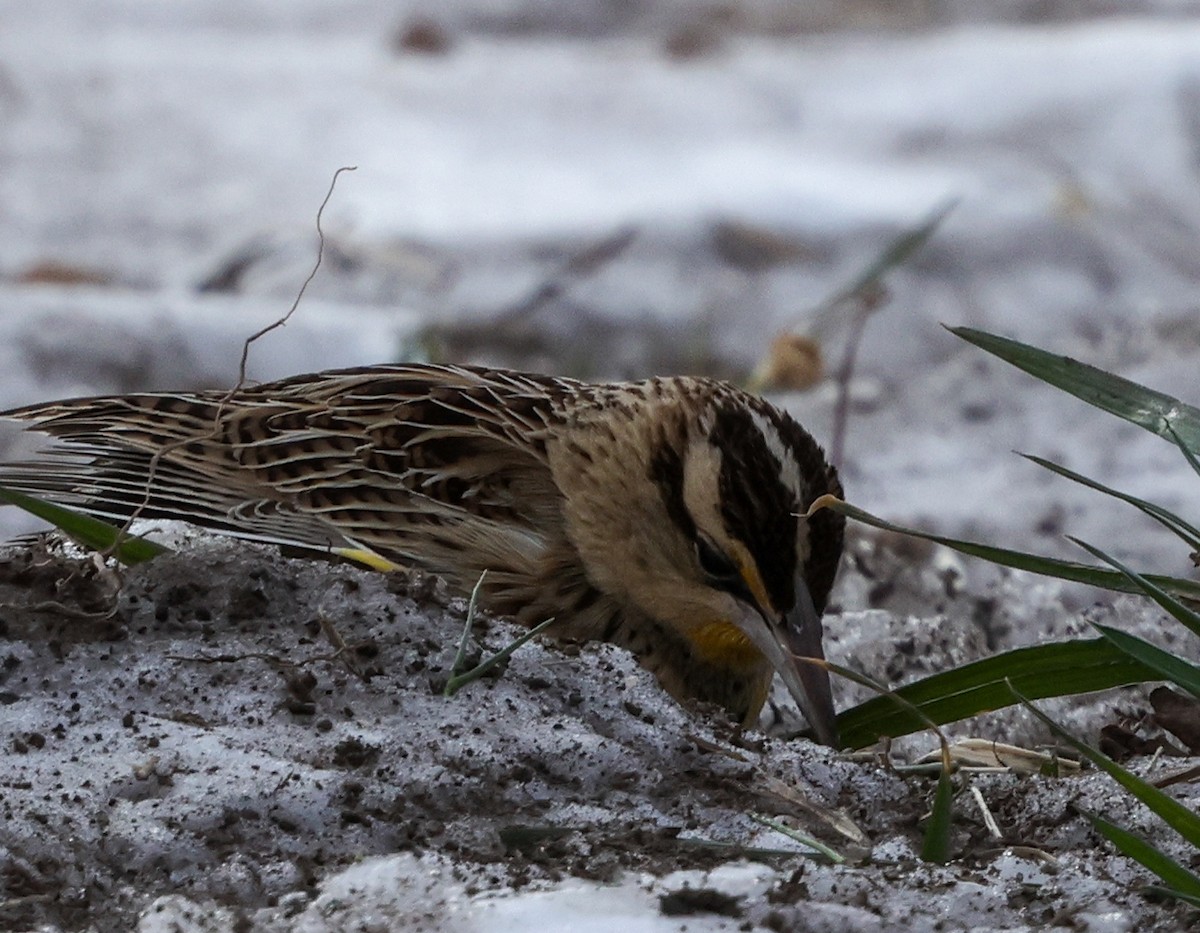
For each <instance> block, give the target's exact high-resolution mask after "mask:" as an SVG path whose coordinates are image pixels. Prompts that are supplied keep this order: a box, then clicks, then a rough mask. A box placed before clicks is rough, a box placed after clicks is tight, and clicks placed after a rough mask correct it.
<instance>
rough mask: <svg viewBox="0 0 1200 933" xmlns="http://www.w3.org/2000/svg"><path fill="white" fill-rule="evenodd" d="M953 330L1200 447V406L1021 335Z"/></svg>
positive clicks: (1019, 364)
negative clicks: (1023, 339)
mask: <svg viewBox="0 0 1200 933" xmlns="http://www.w3.org/2000/svg"><path fill="white" fill-rule="evenodd" d="M947 330H949V331H950V333H952V334H954V335H955V336H957V337H961V338H962V339H963V340H966V341H967V342H968V343H973V344H974V345H975V346H977V347H979V348H980V349H981V350H986V351H987V352H988V353H991V354H992V355H993V356H997V357H999V358H1000V359H1002V360H1004V361H1005V362H1007V363H1011V364H1012V365H1013V366H1016V367H1017V368H1018V369H1022V370H1024V371H1025V372H1027V373H1029V374H1030V375H1031V376H1034V377H1036V378H1038V379H1041V380H1042V381H1043V382H1047V383H1049V384H1050V385H1052V386H1055V387H1057V388H1059V389H1062V390H1063V391H1064V392H1069V393H1070V394H1071V395H1074V396H1075V397H1076V398H1079V399H1082V400H1083V401H1085V402H1087V403H1088V404H1089V405H1093V406H1095V407H1096V408H1099V409H1101V410H1102V411H1107V412H1109V413H1111V414H1114V415H1116V416H1117V417H1118V418H1124V419H1125V420H1126V421H1129V422H1131V423H1132V424H1136V425H1137V426H1138V427H1141V428H1145V429H1146V430H1147V431H1149V432H1151V433H1152V434H1157V435H1158V436H1159V437H1163V438H1166V439H1167V440H1170V441H1174V437H1173V436H1172V435H1177V436H1178V437H1179V438H1180V439H1181V440H1182V442H1183V445H1186V447H1187V448H1188V449H1190V450H1192V451H1200V408H1194V407H1192V406H1191V405H1188V404H1186V403H1185V402H1181V401H1180V400H1179V399H1177V398H1174V397H1173V396H1170V395H1167V394H1166V393H1164V392H1157V391H1155V390H1154V389H1149V388H1146V386H1143V385H1139V384H1138V383H1136V382H1132V381H1130V380H1129V379H1123V378H1121V377H1120V376H1114V375H1113V374H1112V373H1108V372H1105V371H1104V370H1102V369H1097V368H1096V367H1095V366H1089V365H1087V364H1086V363H1080V362H1079V361H1078V360H1073V359H1071V358H1070V357H1066V356H1059V355H1058V354H1055V353H1048V352H1047V351H1045V350H1039V349H1038V348H1037V347H1031V346H1029V345H1028V344H1024V343H1021V342H1020V341H1017V340H1009V339H1007V338H1005V337H997V336H996V335H995V334H989V333H986V332H984V331H981V330H974V329H973V328H970V327H949V328H947Z"/></svg>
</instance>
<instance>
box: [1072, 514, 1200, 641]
mask: <svg viewBox="0 0 1200 933" xmlns="http://www.w3.org/2000/svg"><path fill="white" fill-rule="evenodd" d="M1068 538H1069V540H1071V541H1074V542H1075V543H1076V544H1078V545H1079V546H1080V547H1081V548H1083V549H1084V550H1085V551H1087V552H1088V553H1089V554H1091V555H1092V556H1093V557H1098V558H1099V559H1100V560H1102V561H1104V562H1105V563H1108V564H1112V566H1114V567H1116V568H1117V570H1118V571H1120V572H1121V573H1123V574H1124V575H1125V576H1126V578H1128V579H1129V581H1130V582H1131V583H1133V585H1134V586H1136V587H1137V588H1138V589H1139V590H1140V591H1141V592H1143V593H1145V594H1146V595H1147V596H1149V597H1150V598H1151V599H1152V600H1154V601H1155V602H1156V603H1158V604H1159V605H1160V606H1162V608H1163V609H1165V610H1166V611H1167V612H1169V613H1170V614H1171V615H1172V616H1174V617H1175V618H1176V619H1177V620H1178V621H1179V622H1182V623H1183V624H1184V625H1186V626H1187V627H1188V628H1189V629H1191V630H1192V631H1193V632H1194V633H1195V634H1197V635H1200V613H1198V612H1193V611H1192V610H1191V609H1189V608H1188V607H1187V606H1185V605H1184V604H1183V603H1181V602H1180V601H1179V600H1177V599H1175V598H1174V597H1173V596H1171V594H1170V593H1167V592H1166V591H1164V590H1163V589H1162V588H1161V587H1159V586H1156V585H1155V584H1154V583H1152V582H1151V581H1150V579H1149V578H1148V577H1143V576H1142V575H1141V574H1139V573H1137V572H1136V571H1134V570H1131V569H1129V568H1128V567H1126V566H1125V565H1124V564H1122V563H1121V562H1120V561H1119V560H1117V559H1116V558H1115V557H1110V556H1109V555H1108V554H1106V553H1104V551H1102V550H1100V549H1099V548H1098V547H1093V546H1092V545H1090V544H1088V543H1087V542H1086V541H1081V540H1080V539H1079V538H1071V537H1070V536H1069V535H1068Z"/></svg>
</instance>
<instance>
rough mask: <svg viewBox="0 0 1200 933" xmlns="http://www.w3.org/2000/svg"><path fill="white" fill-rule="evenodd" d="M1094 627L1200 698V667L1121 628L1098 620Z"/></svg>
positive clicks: (1131, 654)
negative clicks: (1112, 626)
mask: <svg viewBox="0 0 1200 933" xmlns="http://www.w3.org/2000/svg"><path fill="white" fill-rule="evenodd" d="M1092 627H1093V628H1094V629H1096V631H1098V632H1099V633H1100V634H1101V635H1103V636H1104V637H1105V638H1107V639H1108V640H1109V641H1111V642H1112V643H1113V644H1114V645H1116V646H1117V647H1118V648H1119V649H1121V650H1122V651H1124V652H1125V653H1126V654H1127V655H1129V656H1130V657H1131V658H1135V659H1136V660H1138V661H1140V662H1142V663H1143V664H1145V665H1146V666H1147V667H1152V668H1154V669H1155V670H1156V671H1158V672H1159V674H1161V675H1162V679H1163V680H1169V681H1170V682H1171V683H1173V684H1175V685H1176V686H1177V687H1182V688H1183V689H1184V690H1186V691H1188V693H1190V694H1191V695H1192V696H1194V697H1196V699H1200V667H1197V666H1196V665H1195V664H1192V663H1191V662H1190V661H1185V660H1184V659H1183V658H1181V657H1178V656H1176V655H1173V654H1171V652H1169V651H1163V649H1162V648H1159V647H1158V646H1157V645H1152V644H1150V642H1148V641H1145V640H1144V639H1141V638H1138V637H1137V636H1136V635H1130V634H1129V633H1128V632H1122V631H1121V630H1120V629H1115V628H1111V627H1110V626H1107V625H1101V624H1100V623H1098V622H1093V623H1092Z"/></svg>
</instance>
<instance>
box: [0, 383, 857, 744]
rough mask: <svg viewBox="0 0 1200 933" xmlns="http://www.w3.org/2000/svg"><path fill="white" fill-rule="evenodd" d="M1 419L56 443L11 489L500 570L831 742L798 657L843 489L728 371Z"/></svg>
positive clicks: (673, 679) (737, 708)
mask: <svg viewBox="0 0 1200 933" xmlns="http://www.w3.org/2000/svg"><path fill="white" fill-rule="evenodd" d="M4 416H5V417H7V418H11V419H16V420H19V421H22V422H26V423H27V424H28V426H29V427H31V428H33V429H36V430H38V431H43V432H46V433H48V434H50V435H53V436H54V437H55V438H57V439H58V440H59V441H60V442H61V443H60V444H59V445H58V446H56V447H54V448H52V449H51V450H50V451H49V452H48V453H47V455H46V456H45V457H44V458H43V459H42V460H39V461H37V462H34V463H25V464H10V465H8V466H6V467H4V468H3V469H2V470H0V482H2V483H4V484H6V485H8V486H10V487H15V488H17V489H21V490H25V491H28V492H32V493H34V494H40V495H42V496H44V497H46V498H50V499H53V500H55V501H58V502H62V503H64V504H68V505H71V506H75V507H79V508H82V509H84V510H85V511H90V512H92V513H94V514H97V515H102V516H109V517H114V518H119V519H124V518H126V517H127V516H128V515H129V514H130V513H131V512H132V511H133V510H134V509H137V508H138V507H139V506H143V504H144V508H143V510H142V512H141V514H142V515H144V516H145V517H148V518H153V517H168V518H175V519H183V520H186V521H191V522H194V523H196V524H198V525H203V526H206V527H209V528H213V529H216V530H218V531H222V532H225V533H228V534H233V535H237V536H240V537H245V538H251V539H256V540H261V541H271V542H279V543H284V544H289V545H299V546H302V547H307V548H310V549H312V550H316V551H325V552H330V551H332V552H334V553H338V554H343V555H348V556H351V557H355V558H357V559H359V560H361V561H364V562H365V563H368V564H371V565H373V566H377V567H381V568H386V567H388V566H409V567H420V568H423V569H426V570H430V571H432V572H434V573H437V574H439V575H441V576H443V577H445V578H446V579H447V580H448V581H449V582H450V583H451V585H453V586H454V587H456V588H457V589H459V590H460V591H462V592H467V591H469V590H470V589H471V587H472V586H474V584H475V583H476V581H477V580H478V578H479V576H480V574H481V573H482V572H483V571H485V570H486V571H487V577H486V582H485V589H484V592H483V594H482V599H483V601H484V604H485V605H486V606H488V607H489V608H490V609H492V610H493V611H496V612H499V613H504V614H507V615H511V616H515V617H516V618H518V619H519V620H521V621H522V622H525V623H526V624H534V623H537V622H539V621H541V620H543V619H546V618H549V617H554V618H555V619H556V620H557V621H556V622H555V627H556V629H557V631H558V633H559V634H560V635H562V636H565V637H571V638H576V639H599V640H603V641H609V642H613V643H615V644H618V645H621V646H624V647H626V648H628V649H629V650H630V651H632V652H633V653H634V654H635V655H636V656H637V657H638V658H639V660H640V661H641V663H642V664H643V665H645V666H646V667H647V668H649V669H650V670H651V671H653V672H654V673H655V674H656V675H657V676H658V678H659V680H660V681H661V683H662V685H663V687H664V688H665V689H666V690H668V691H669V692H670V693H671V694H673V695H674V696H676V697H680V698H683V697H697V698H700V699H702V700H708V701H712V702H716V703H719V704H721V705H723V706H724V707H726V708H727V709H728V710H729V711H730V712H731V713H732V714H733V715H734V716H735V717H737V718H738V719H739V720H740V721H743V722H745V723H747V724H751V723H753V722H754V721H755V720H756V718H757V715H758V713H759V711H760V709H761V708H762V705H763V703H764V701H765V699H766V696H767V693H768V690H769V686H770V682H771V678H772V676H773V674H774V673H775V672H778V673H779V674H780V675H781V676H782V677H783V679H784V682H785V683H786V684H787V686H788V688H789V690H790V691H791V693H792V694H793V696H795V698H796V700H797V701H798V702H799V704H800V705H801V707H802V708H803V710H804V712H805V715H806V716H807V717H808V719H809V722H810V723H811V724H812V726H813V728H814V730H815V732H816V734H817V735H818V737H819V738H820V739H821V740H822V741H824V742H826V743H829V744H833V743H835V742H836V728H835V725H834V722H833V706H832V701H831V699H830V692H829V681H828V676H827V675H826V674H825V672H824V671H822V670H821V669H819V668H818V667H816V666H814V665H811V664H806V663H804V662H802V661H796V660H795V657H796V656H797V655H799V656H808V657H820V656H821V622H820V616H821V613H822V612H823V611H824V607H825V603H826V600H827V597H828V595H829V591H830V588H831V586H832V585H833V579H834V574H835V572H836V570H837V564H838V560H839V557H840V555H841V550H842V520H841V518H840V517H839V516H837V515H836V514H834V513H832V512H829V511H828V510H824V511H820V512H817V513H815V514H814V515H813V516H812V517H808V518H806V517H805V512H806V510H807V508H808V506H809V505H810V504H811V503H812V501H813V500H814V499H816V498H817V497H819V496H821V495H823V494H825V493H834V494H840V492H841V487H840V485H839V483H838V480H837V475H836V473H835V471H834V470H833V468H832V467H830V466H829V465H828V464H827V463H826V461H825V457H824V454H823V453H822V451H821V449H820V447H818V446H817V444H816V442H815V441H814V440H813V439H812V438H811V437H810V436H809V435H808V433H807V432H806V431H805V430H804V429H803V428H801V427H800V425H799V424H797V423H796V422H795V421H794V420H793V419H792V418H791V417H790V416H789V415H787V414H786V413H784V412H782V411H780V410H778V409H776V408H774V407H772V406H771V405H769V404H768V403H767V402H765V401H763V400H762V399H760V398H758V397H756V396H753V395H749V394H747V393H745V392H742V391H740V390H739V389H736V388H735V387H733V386H731V385H728V384H725V383H721V382H715V381H711V380H707V379H695V378H686V377H675V378H660V379H651V380H647V381H645V382H634V383H619V384H587V383H582V382H576V381H574V380H570V379H560V378H552V377H548V376H538V375H529V374H524V373H517V372H507V371H500V370H489V369H482V368H475V367H469V366H426V365H400V366H375V367H365V368H361V369H350V370H342V371H338V372H328V373H320V374H316V375H306V376H296V377H293V378H290V379H284V380H281V381H278V382H270V383H264V384H261V385H258V386H254V387H248V388H243V389H240V390H238V391H237V392H236V393H234V394H233V395H232V396H227V395H226V393H223V392H216V391H214V392H196V393H186V392H180V393H144V394H135V395H125V396H112V397H97V398H84V399H73V400H67V401H60V402H51V403H47V404H42V405H33V406H29V407H26V408H20V409H16V410H14V411H10V412H7V413H5V414H4ZM152 461H153V462H152ZM148 477H151V482H150V494H149V497H147V478H148Z"/></svg>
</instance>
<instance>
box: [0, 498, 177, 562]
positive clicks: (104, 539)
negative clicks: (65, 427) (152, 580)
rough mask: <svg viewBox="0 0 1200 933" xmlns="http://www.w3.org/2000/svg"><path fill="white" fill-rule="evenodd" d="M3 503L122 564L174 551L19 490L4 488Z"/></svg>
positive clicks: (141, 560)
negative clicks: (44, 522) (39, 519)
mask: <svg viewBox="0 0 1200 933" xmlns="http://www.w3.org/2000/svg"><path fill="white" fill-rule="evenodd" d="M0 500H3V501H4V502H7V503H8V504H9V505H15V506H17V507H18V508H20V509H24V510H25V511H26V512H28V513H29V514H30V515H36V516H37V517H38V518H41V519H44V520H45V521H48V522H50V523H51V524H52V525H54V527H56V528H57V529H58V530H59V531H61V532H62V533H63V534H65V535H67V536H68V537H70V538H71V539H72V540H74V541H76V542H78V543H79V544H81V545H83V546H84V547H86V548H89V549H91V550H93V551H100V552H102V553H111V554H112V556H113V557H115V558H116V559H117V560H119V561H120V562H121V563H122V564H126V565H133V564H140V563H142V562H144V561H148V560H150V559H151V558H152V557H157V556H158V555H159V554H167V553H170V550H171V549H170V548H168V547H165V546H164V545H161V544H156V543H155V542H153V541H148V540H146V539H145V538H139V537H137V536H136V535H130V534H122V533H121V529H120V528H117V527H116V526H114V525H110V524H108V522H103V521H101V520H100V519H98V518H93V517H92V516H90V515H84V514H83V513H81V512H75V511H73V510H71V509H68V508H65V507H63V506H61V505H55V504H54V503H53V502H45V501H43V500H42V499H37V498H34V497H33V496H29V495H26V494H25V493H23V492H17V491H16V490H15V489H6V488H4V487H3V486H0Z"/></svg>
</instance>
